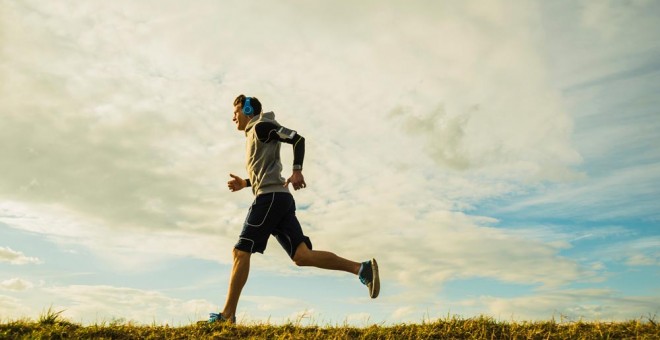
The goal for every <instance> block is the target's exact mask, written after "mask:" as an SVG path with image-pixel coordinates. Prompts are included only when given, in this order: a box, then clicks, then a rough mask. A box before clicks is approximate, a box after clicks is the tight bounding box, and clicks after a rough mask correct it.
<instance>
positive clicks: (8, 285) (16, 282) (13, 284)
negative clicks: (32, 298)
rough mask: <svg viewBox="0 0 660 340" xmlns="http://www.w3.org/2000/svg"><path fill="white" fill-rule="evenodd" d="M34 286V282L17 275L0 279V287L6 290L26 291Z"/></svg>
mask: <svg viewBox="0 0 660 340" xmlns="http://www.w3.org/2000/svg"><path fill="white" fill-rule="evenodd" d="M32 287H34V285H33V284H32V282H30V281H26V280H23V279H21V278H17V277H15V278H12V279H7V280H4V281H0V288H2V289H6V290H13V291H24V290H27V289H30V288H32Z"/></svg>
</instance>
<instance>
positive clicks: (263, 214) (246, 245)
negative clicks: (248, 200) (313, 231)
mask: <svg viewBox="0 0 660 340" xmlns="http://www.w3.org/2000/svg"><path fill="white" fill-rule="evenodd" d="M270 235H273V236H275V238H276V239H277V241H278V242H279V243H280V244H281V245H282V248H284V250H285V251H286V252H287V254H289V257H290V258H292V259H293V256H294V255H295V254H296V248H297V247H298V246H299V245H300V244H301V243H302V242H305V244H307V247H308V248H309V249H312V242H311V241H310V239H309V237H307V236H305V235H304V234H303V231H302V228H301V227H300V223H299V222H298V219H297V218H296V202H295V201H294V200H293V196H292V195H291V194H290V193H288V192H272V193H267V194H261V195H259V196H257V197H256V198H255V199H254V202H253V203H252V206H251V207H250V210H249V211H248V214H247V218H245V223H244V224H243V231H242V232H241V236H240V237H239V239H238V242H237V243H236V245H235V246H234V248H236V249H238V250H243V251H247V252H250V253H256V252H259V253H262V254H263V253H264V250H266V244H267V243H268V238H269V237H270Z"/></svg>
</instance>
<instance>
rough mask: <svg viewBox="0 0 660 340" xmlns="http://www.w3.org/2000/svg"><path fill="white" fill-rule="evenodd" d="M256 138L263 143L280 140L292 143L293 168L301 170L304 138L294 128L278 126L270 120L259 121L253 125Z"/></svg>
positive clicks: (303, 155) (303, 156)
mask: <svg viewBox="0 0 660 340" xmlns="http://www.w3.org/2000/svg"><path fill="white" fill-rule="evenodd" d="M254 129H255V133H256V134H257V138H259V140H260V141H261V142H263V143H271V142H282V143H287V144H291V145H293V169H294V170H302V165H303V160H304V158H305V138H303V136H301V135H299V134H298V132H296V131H295V130H290V129H287V128H285V127H283V126H278V125H276V124H273V123H271V122H261V123H258V124H257V125H255V126H254Z"/></svg>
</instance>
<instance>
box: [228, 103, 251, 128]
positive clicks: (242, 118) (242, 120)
mask: <svg viewBox="0 0 660 340" xmlns="http://www.w3.org/2000/svg"><path fill="white" fill-rule="evenodd" d="M242 110H243V105H241V104H240V103H239V104H238V105H234V118H233V119H232V120H233V121H234V123H236V128H237V129H238V131H245V127H246V126H247V124H248V122H250V117H248V116H246V115H244V114H243V112H242Z"/></svg>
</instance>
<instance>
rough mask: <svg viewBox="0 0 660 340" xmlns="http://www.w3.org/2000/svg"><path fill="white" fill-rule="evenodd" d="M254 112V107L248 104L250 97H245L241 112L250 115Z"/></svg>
mask: <svg viewBox="0 0 660 340" xmlns="http://www.w3.org/2000/svg"><path fill="white" fill-rule="evenodd" d="M253 113H254V108H252V105H250V97H246V98H245V103H244V104H243V114H244V115H246V116H250V115H252V114H253Z"/></svg>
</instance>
